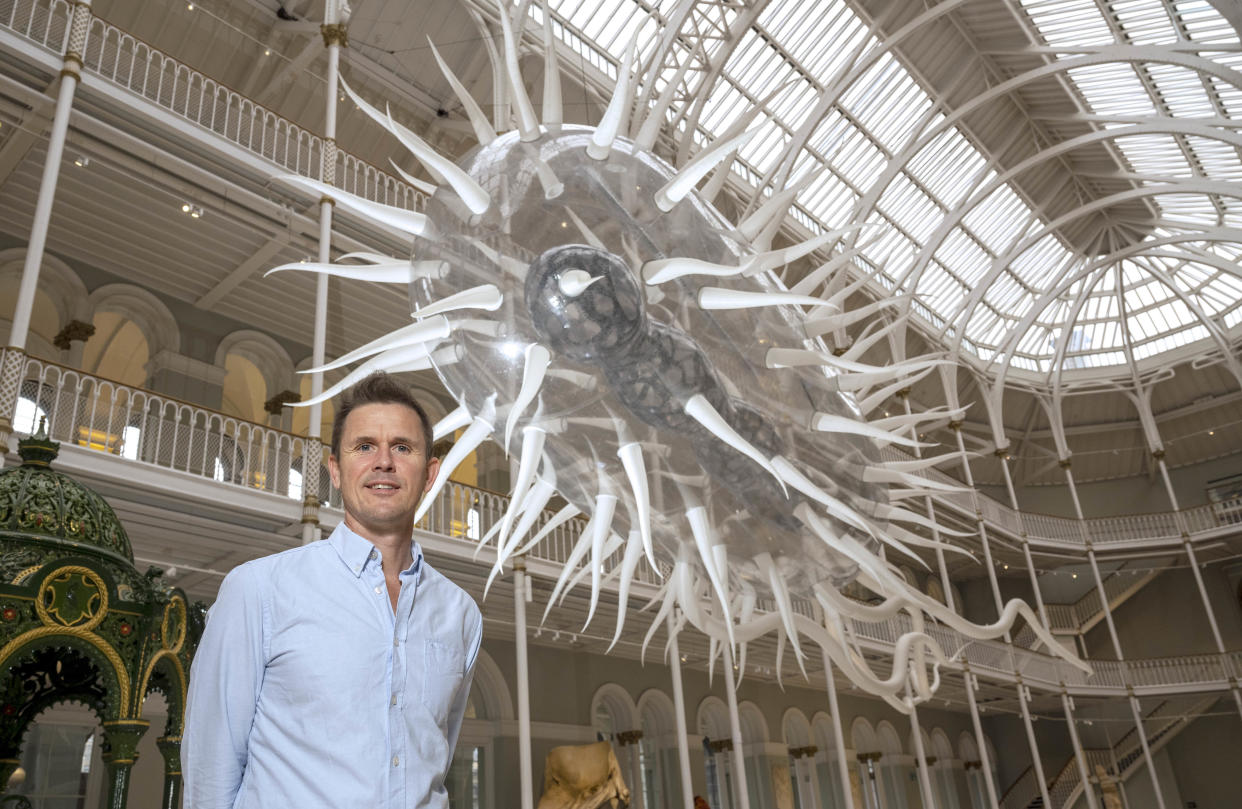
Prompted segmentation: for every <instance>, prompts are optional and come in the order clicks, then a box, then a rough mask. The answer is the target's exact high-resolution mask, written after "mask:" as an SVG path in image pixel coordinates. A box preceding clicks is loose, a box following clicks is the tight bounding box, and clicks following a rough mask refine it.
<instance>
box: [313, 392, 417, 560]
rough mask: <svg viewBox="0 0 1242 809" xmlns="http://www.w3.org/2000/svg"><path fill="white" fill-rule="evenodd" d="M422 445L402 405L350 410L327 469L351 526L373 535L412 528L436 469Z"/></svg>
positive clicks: (411, 413) (413, 417)
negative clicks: (416, 511)
mask: <svg viewBox="0 0 1242 809" xmlns="http://www.w3.org/2000/svg"><path fill="white" fill-rule="evenodd" d="M425 447H426V443H425V440H424V438H423V426H422V423H421V422H420V420H419V418H418V414H417V413H415V412H414V411H413V410H411V409H410V408H408V407H406V406H404V405H399V404H365V405H361V406H360V407H358V408H357V409H355V410H353V411H351V412H350V414H349V415H348V416H347V417H346V418H345V423H344V425H343V426H342V435H341V450H340V456H339V457H338V456H333V457H331V458H329V459H328V471H329V472H330V473H331V475H332V484H333V485H334V486H336V487H337V488H338V489H340V491H341V500H342V501H343V503H344V506H345V518H346V523H347V524H348V525H349V527H350V528H351V529H352V530H354V531H355V532H357V533H358V534H359V535H361V536H364V537H368V538H374V537H377V536H379V535H382V534H390V533H392V532H394V531H401V532H405V531H408V530H409V529H410V528H411V527H412V525H413V518H414V512H415V509H417V507H418V501H419V500H421V499H422V496H423V494H425V493H426V491H427V490H428V489H430V488H431V484H432V482H434V481H435V478H436V472H437V471H439V469H440V461H439V460H438V459H437V458H428V457H427V456H426V450H425Z"/></svg>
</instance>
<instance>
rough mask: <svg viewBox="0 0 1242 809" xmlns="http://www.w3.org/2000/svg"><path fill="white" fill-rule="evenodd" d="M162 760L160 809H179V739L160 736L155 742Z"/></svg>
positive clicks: (177, 737)
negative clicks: (162, 788) (162, 778)
mask: <svg viewBox="0 0 1242 809" xmlns="http://www.w3.org/2000/svg"><path fill="white" fill-rule="evenodd" d="M155 744H156V746H157V747H158V748H159V749H160V756H161V757H162V758H163V759H164V791H163V793H162V795H161V797H160V809H181V737H180V736H161V737H160V738H158V739H156V740H155Z"/></svg>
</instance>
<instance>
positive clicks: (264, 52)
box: [263, 48, 272, 56]
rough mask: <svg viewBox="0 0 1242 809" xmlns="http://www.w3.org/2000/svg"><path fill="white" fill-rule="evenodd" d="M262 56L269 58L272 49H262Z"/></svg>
mask: <svg viewBox="0 0 1242 809" xmlns="http://www.w3.org/2000/svg"><path fill="white" fill-rule="evenodd" d="M263 55H264V56H271V55H272V49H271V48H264V49H263Z"/></svg>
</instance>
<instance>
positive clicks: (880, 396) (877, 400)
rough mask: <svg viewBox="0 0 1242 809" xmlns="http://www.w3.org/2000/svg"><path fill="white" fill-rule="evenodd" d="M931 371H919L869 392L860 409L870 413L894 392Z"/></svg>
mask: <svg viewBox="0 0 1242 809" xmlns="http://www.w3.org/2000/svg"><path fill="white" fill-rule="evenodd" d="M931 371H932V369H931V368H928V369H926V370H924V371H919V372H918V373H917V374H915V375H914V376H912V377H910V378H909V379H898V380H897V381H896V382H893V383H891V384H889V385H888V386H887V387H884V388H881V389H880V390H878V391H876V392H875V393H869V394H867V396H866V398H864V399H862V400H861V401H859V403H858V409H859V410H861V411H862V412H863V414H864V415H866V414H867V413H870V412H871V411H872V410H875V409H876V408H877V407H879V406H880V405H881V404H883V403H884V402H885V401H886V400H887V399H888V397H890V396H892V395H893V394H894V393H896V392H897V391H899V390H901V389H902V388H906V387H909V386H911V385H913V384H914V383H915V382H917V381H918V380H920V379H922V378H923V377H925V376H927V375H928V374H930V373H931Z"/></svg>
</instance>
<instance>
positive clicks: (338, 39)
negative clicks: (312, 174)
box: [302, 0, 349, 545]
mask: <svg viewBox="0 0 1242 809" xmlns="http://www.w3.org/2000/svg"><path fill="white" fill-rule="evenodd" d="M340 6H341V0H325V3H324V21H323V25H321V26H319V32H320V34H322V35H323V44H324V47H325V48H327V50H328V83H327V85H328V86H327V89H326V91H325V99H326V101H327V103H326V105H325V109H324V124H323V152H322V154H321V155H320V160H321V162H320V166H319V177H320V179H321V181H322V182H323V183H325V184H326V185H336V96H337V93H338V92H339V90H338V88H337V84H338V78H339V77H340V69H341V48H343V47H346V46H348V45H349V35H348V33H347V32H346V28H345V23H343V22H341V9H340ZM335 204H336V202H335V200H333V199H332V197H329V196H325V197H324V198H323V199H321V200H319V256H318V257H319V263H321V264H327V263H328V262H330V261H331V260H332V206H333V205H335ZM327 334H328V276H327V275H326V274H324V273H318V274H317V280H316V284H315V330H314V334H313V336H312V337H311V365H312V367H315V368H318V367H319V366H321V365H323V363H324V353H325V352H324V344H325V342H326V341H327ZM322 392H323V374H322V373H316V374H311V397H312V398H313V397H315V396H318V395H319V394H320V393H322ZM322 425H323V405H320V404H314V405H311V406H310V412H309V413H308V414H307V428H306V443H307V445H308V448H309V446H310V445H312V444H314V445H320V446H321V439H322V434H323V426H322ZM321 453H322V450H320V451H319V452H314V453H313V455H314V457H309V455H308V457H307V458H306V462H305V463H304V466H306V467H308V468H306V469H304V470H303V471H304V472H305V474H304V475H303V480H304V481H306V491H305V492H303V498H302V511H303V517H302V544H303V545H305V544H306V543H308V542H313V541H314V540H316V539H319V535H320V531H319V464H318V463H316V465H315V466H314V467H313V468H310V461H312V460H314V461H321V460H322V458H321V457H320V456H321ZM312 481H313V482H314V484H315V490H314V491H313V492H312V491H311V482H312Z"/></svg>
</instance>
